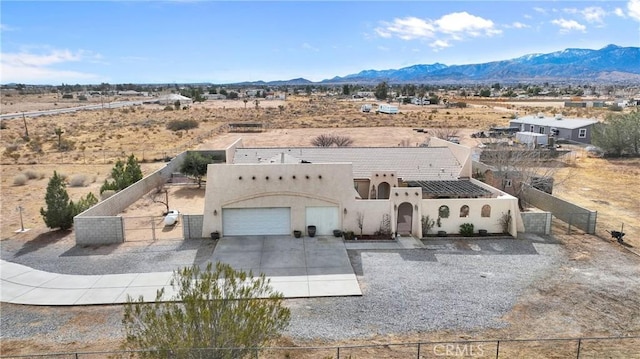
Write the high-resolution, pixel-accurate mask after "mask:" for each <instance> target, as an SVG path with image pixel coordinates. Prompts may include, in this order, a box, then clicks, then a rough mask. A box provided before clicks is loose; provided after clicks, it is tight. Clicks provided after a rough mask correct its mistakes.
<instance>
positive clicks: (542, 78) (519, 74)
mask: <svg viewBox="0 0 640 359" xmlns="http://www.w3.org/2000/svg"><path fill="white" fill-rule="evenodd" d="M382 81H386V82H387V83H390V84H397V83H442V84H456V83H488V82H500V83H518V82H527V83H541V82H553V83H558V82H566V83H573V82H577V83H585V82H597V83H640V47H621V46H616V45H608V46H605V47H603V48H602V49H599V50H591V49H573V48H569V49H565V50H562V51H557V52H552V53H548V54H529V55H525V56H521V57H518V58H515V59H510V60H502V61H493V62H486V63H481V64H469V65H451V66H447V65H444V64H440V63H434V64H431V65H413V66H409V67H403V68H400V69H389V70H365V71H361V72H359V73H357V74H351V75H346V76H342V77H339V76H336V77H334V78H331V79H327V80H323V81H320V82H319V83H320V84H347V83H350V84H376V83H379V82H382ZM313 83H314V82H311V81H309V80H306V79H303V78H299V79H293V80H288V81H272V82H268V83H265V82H257V83H251V84H255V85H258V84H268V85H284V84H288V85H306V84H313Z"/></svg>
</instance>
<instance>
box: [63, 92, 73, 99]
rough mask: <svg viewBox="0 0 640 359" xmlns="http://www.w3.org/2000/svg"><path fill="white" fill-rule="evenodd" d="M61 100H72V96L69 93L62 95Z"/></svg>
mask: <svg viewBox="0 0 640 359" xmlns="http://www.w3.org/2000/svg"><path fill="white" fill-rule="evenodd" d="M62 98H64V99H70V98H73V95H72V94H70V93H66V94H64V95H62Z"/></svg>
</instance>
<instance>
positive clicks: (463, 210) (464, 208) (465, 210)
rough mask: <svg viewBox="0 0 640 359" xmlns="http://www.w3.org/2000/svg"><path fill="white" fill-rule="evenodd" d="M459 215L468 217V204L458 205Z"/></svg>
mask: <svg viewBox="0 0 640 359" xmlns="http://www.w3.org/2000/svg"><path fill="white" fill-rule="evenodd" d="M460 217H469V206H467V205H466V204H465V205H464V206H462V207H460Z"/></svg>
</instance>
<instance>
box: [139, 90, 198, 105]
mask: <svg viewBox="0 0 640 359" xmlns="http://www.w3.org/2000/svg"><path fill="white" fill-rule="evenodd" d="M176 101H180V105H182V106H185V105H191V104H192V103H193V100H192V99H191V98H189V97H186V96H182V95H180V94H175V93H172V94H169V95H164V96H160V97H158V98H157V99H153V100H150V101H145V103H151V102H153V103H157V104H160V105H167V106H173V105H174V104H175V103H176Z"/></svg>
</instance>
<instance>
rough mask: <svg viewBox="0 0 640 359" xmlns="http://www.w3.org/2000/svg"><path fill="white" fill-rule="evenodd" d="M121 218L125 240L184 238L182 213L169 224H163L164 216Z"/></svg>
mask: <svg viewBox="0 0 640 359" xmlns="http://www.w3.org/2000/svg"><path fill="white" fill-rule="evenodd" d="M123 219H124V240H125V242H134V241H157V240H176V239H183V238H184V236H183V232H182V215H179V216H178V221H177V222H176V223H175V224H173V225H171V226H166V225H165V224H164V216H145V217H123Z"/></svg>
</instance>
